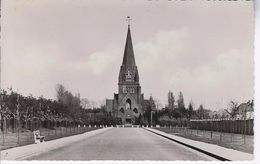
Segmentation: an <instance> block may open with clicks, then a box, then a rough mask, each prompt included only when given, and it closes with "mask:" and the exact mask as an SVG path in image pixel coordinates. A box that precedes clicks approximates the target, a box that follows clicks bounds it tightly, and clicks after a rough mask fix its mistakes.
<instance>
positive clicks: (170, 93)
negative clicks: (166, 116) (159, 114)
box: [168, 91, 175, 110]
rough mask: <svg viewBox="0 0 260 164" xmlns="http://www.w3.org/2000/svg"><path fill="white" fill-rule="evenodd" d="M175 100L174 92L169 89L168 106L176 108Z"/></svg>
mask: <svg viewBox="0 0 260 164" xmlns="http://www.w3.org/2000/svg"><path fill="white" fill-rule="evenodd" d="M174 102H175V100H174V96H173V93H172V91H169V92H168V108H169V109H170V110H173V109H174Z"/></svg>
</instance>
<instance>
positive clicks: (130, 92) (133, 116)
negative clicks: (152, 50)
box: [106, 25, 144, 125]
mask: <svg viewBox="0 0 260 164" xmlns="http://www.w3.org/2000/svg"><path fill="white" fill-rule="evenodd" d="M143 101H144V94H142V93H141V86H140V83H139V74H138V69H137V66H136V64H135V57H134V50H133V44H132V38H131V32H130V25H128V31H127V37H126V44H125V51H124V57H123V62H122V65H121V67H120V72H119V78H118V94H116V93H115V94H114V99H106V110H107V112H111V113H113V115H114V116H115V117H116V119H117V121H118V124H122V125H126V124H139V123H140V119H141V116H142V115H143V106H142V104H143Z"/></svg>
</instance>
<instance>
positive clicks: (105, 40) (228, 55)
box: [1, 0, 254, 110]
mask: <svg viewBox="0 0 260 164" xmlns="http://www.w3.org/2000/svg"><path fill="white" fill-rule="evenodd" d="M2 6H4V8H3V9H2V20H1V23H2V27H1V30H2V31H1V32H2V34H1V39H2V40H1V44H2V46H1V51H2V52H1V54H2V56H1V60H2V61H1V62H2V63H1V64H2V65H1V67H2V68H1V69H2V72H1V76H2V81H1V83H2V84H1V88H2V89H6V88H7V87H10V86H12V88H13V89H14V90H18V92H19V93H21V94H23V95H25V96H27V95H29V94H30V93H31V94H33V95H35V96H41V95H43V96H44V97H45V98H51V99H55V85H56V84H62V85H64V86H65V88H66V89H67V90H69V91H71V92H72V93H78V92H79V93H80V94H81V98H88V99H90V100H94V101H103V100H104V99H106V98H109V99H111V98H113V94H114V93H117V92H118V85H117V83H118V74H119V68H120V66H121V64H122V60H123V53H124V45H125V40H126V34H127V21H126V17H127V16H130V17H131V19H132V21H131V35H132V41H133V46H134V53H135V60H136V64H137V66H138V72H139V76H140V85H141V87H142V92H143V93H144V95H145V98H148V97H149V96H150V95H151V94H152V96H153V97H154V98H155V99H157V100H159V101H160V102H161V103H162V104H166V102H167V93H168V91H169V90H171V91H172V92H173V94H174V96H175V99H177V98H178V94H179V92H180V91H181V92H182V93H183V96H184V102H185V105H186V106H188V103H189V102H190V101H191V100H192V101H193V103H194V104H195V107H196V108H198V107H199V105H200V104H202V105H203V106H204V107H206V108H208V109H211V110H219V109H221V108H226V107H227V104H228V102H229V101H230V100H235V101H238V102H239V103H242V102H246V101H248V100H252V99H253V96H254V90H253V89H254V88H253V87H254V76H253V71H254V60H253V57H254V47H253V46H254V44H253V43H254V10H253V4H252V2H246V1H238V2H232V1H231V2H229V1H210V2H208V1H203V0H193V1H185V2H183V1H166V0H160V1H147V0H141V1H137V0H132V1H130V0H126V1H119V0H118V1H116V0H105V1H101V0H97V1H90V0H73V1H68V0H56V1H52V0H44V1H42V0H19V1H15V0H9V1H3V2H2Z"/></svg>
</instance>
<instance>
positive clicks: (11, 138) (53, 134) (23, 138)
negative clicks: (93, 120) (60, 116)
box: [0, 126, 100, 149]
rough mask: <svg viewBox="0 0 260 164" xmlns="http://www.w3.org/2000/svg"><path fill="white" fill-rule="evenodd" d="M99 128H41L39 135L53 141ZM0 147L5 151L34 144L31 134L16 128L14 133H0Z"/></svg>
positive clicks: (28, 131)
mask: <svg viewBox="0 0 260 164" xmlns="http://www.w3.org/2000/svg"><path fill="white" fill-rule="evenodd" d="M99 128H100V127H99V126H97V127H95V126H92V127H88V126H87V127H82V126H80V127H75V126H74V127H72V126H71V127H61V126H60V127H54V128H52V129H49V128H48V129H46V128H41V129H39V130H40V134H41V135H43V136H45V141H48V140H53V139H57V138H61V137H65V136H70V135H75V134H81V133H84V132H87V131H91V130H95V129H99ZM0 134H1V135H0V136H1V137H0V146H1V149H7V148H11V147H15V146H21V145H27V144H32V143H34V136H33V132H32V131H30V130H26V129H19V128H17V131H16V132H12V131H9V130H7V131H1V133H0Z"/></svg>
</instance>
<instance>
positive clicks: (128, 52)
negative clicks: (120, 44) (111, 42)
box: [122, 25, 136, 68]
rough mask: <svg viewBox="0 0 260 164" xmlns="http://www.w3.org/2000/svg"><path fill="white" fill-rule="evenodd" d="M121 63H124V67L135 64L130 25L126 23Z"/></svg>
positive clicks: (130, 66)
mask: <svg viewBox="0 0 260 164" xmlns="http://www.w3.org/2000/svg"><path fill="white" fill-rule="evenodd" d="M122 65H125V66H126V68H127V67H129V68H132V67H133V66H136V65H135V56H134V50H133V44H132V38H131V32H130V25H128V31H127V37H126V43H125V52H124V58H123V63H122Z"/></svg>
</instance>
